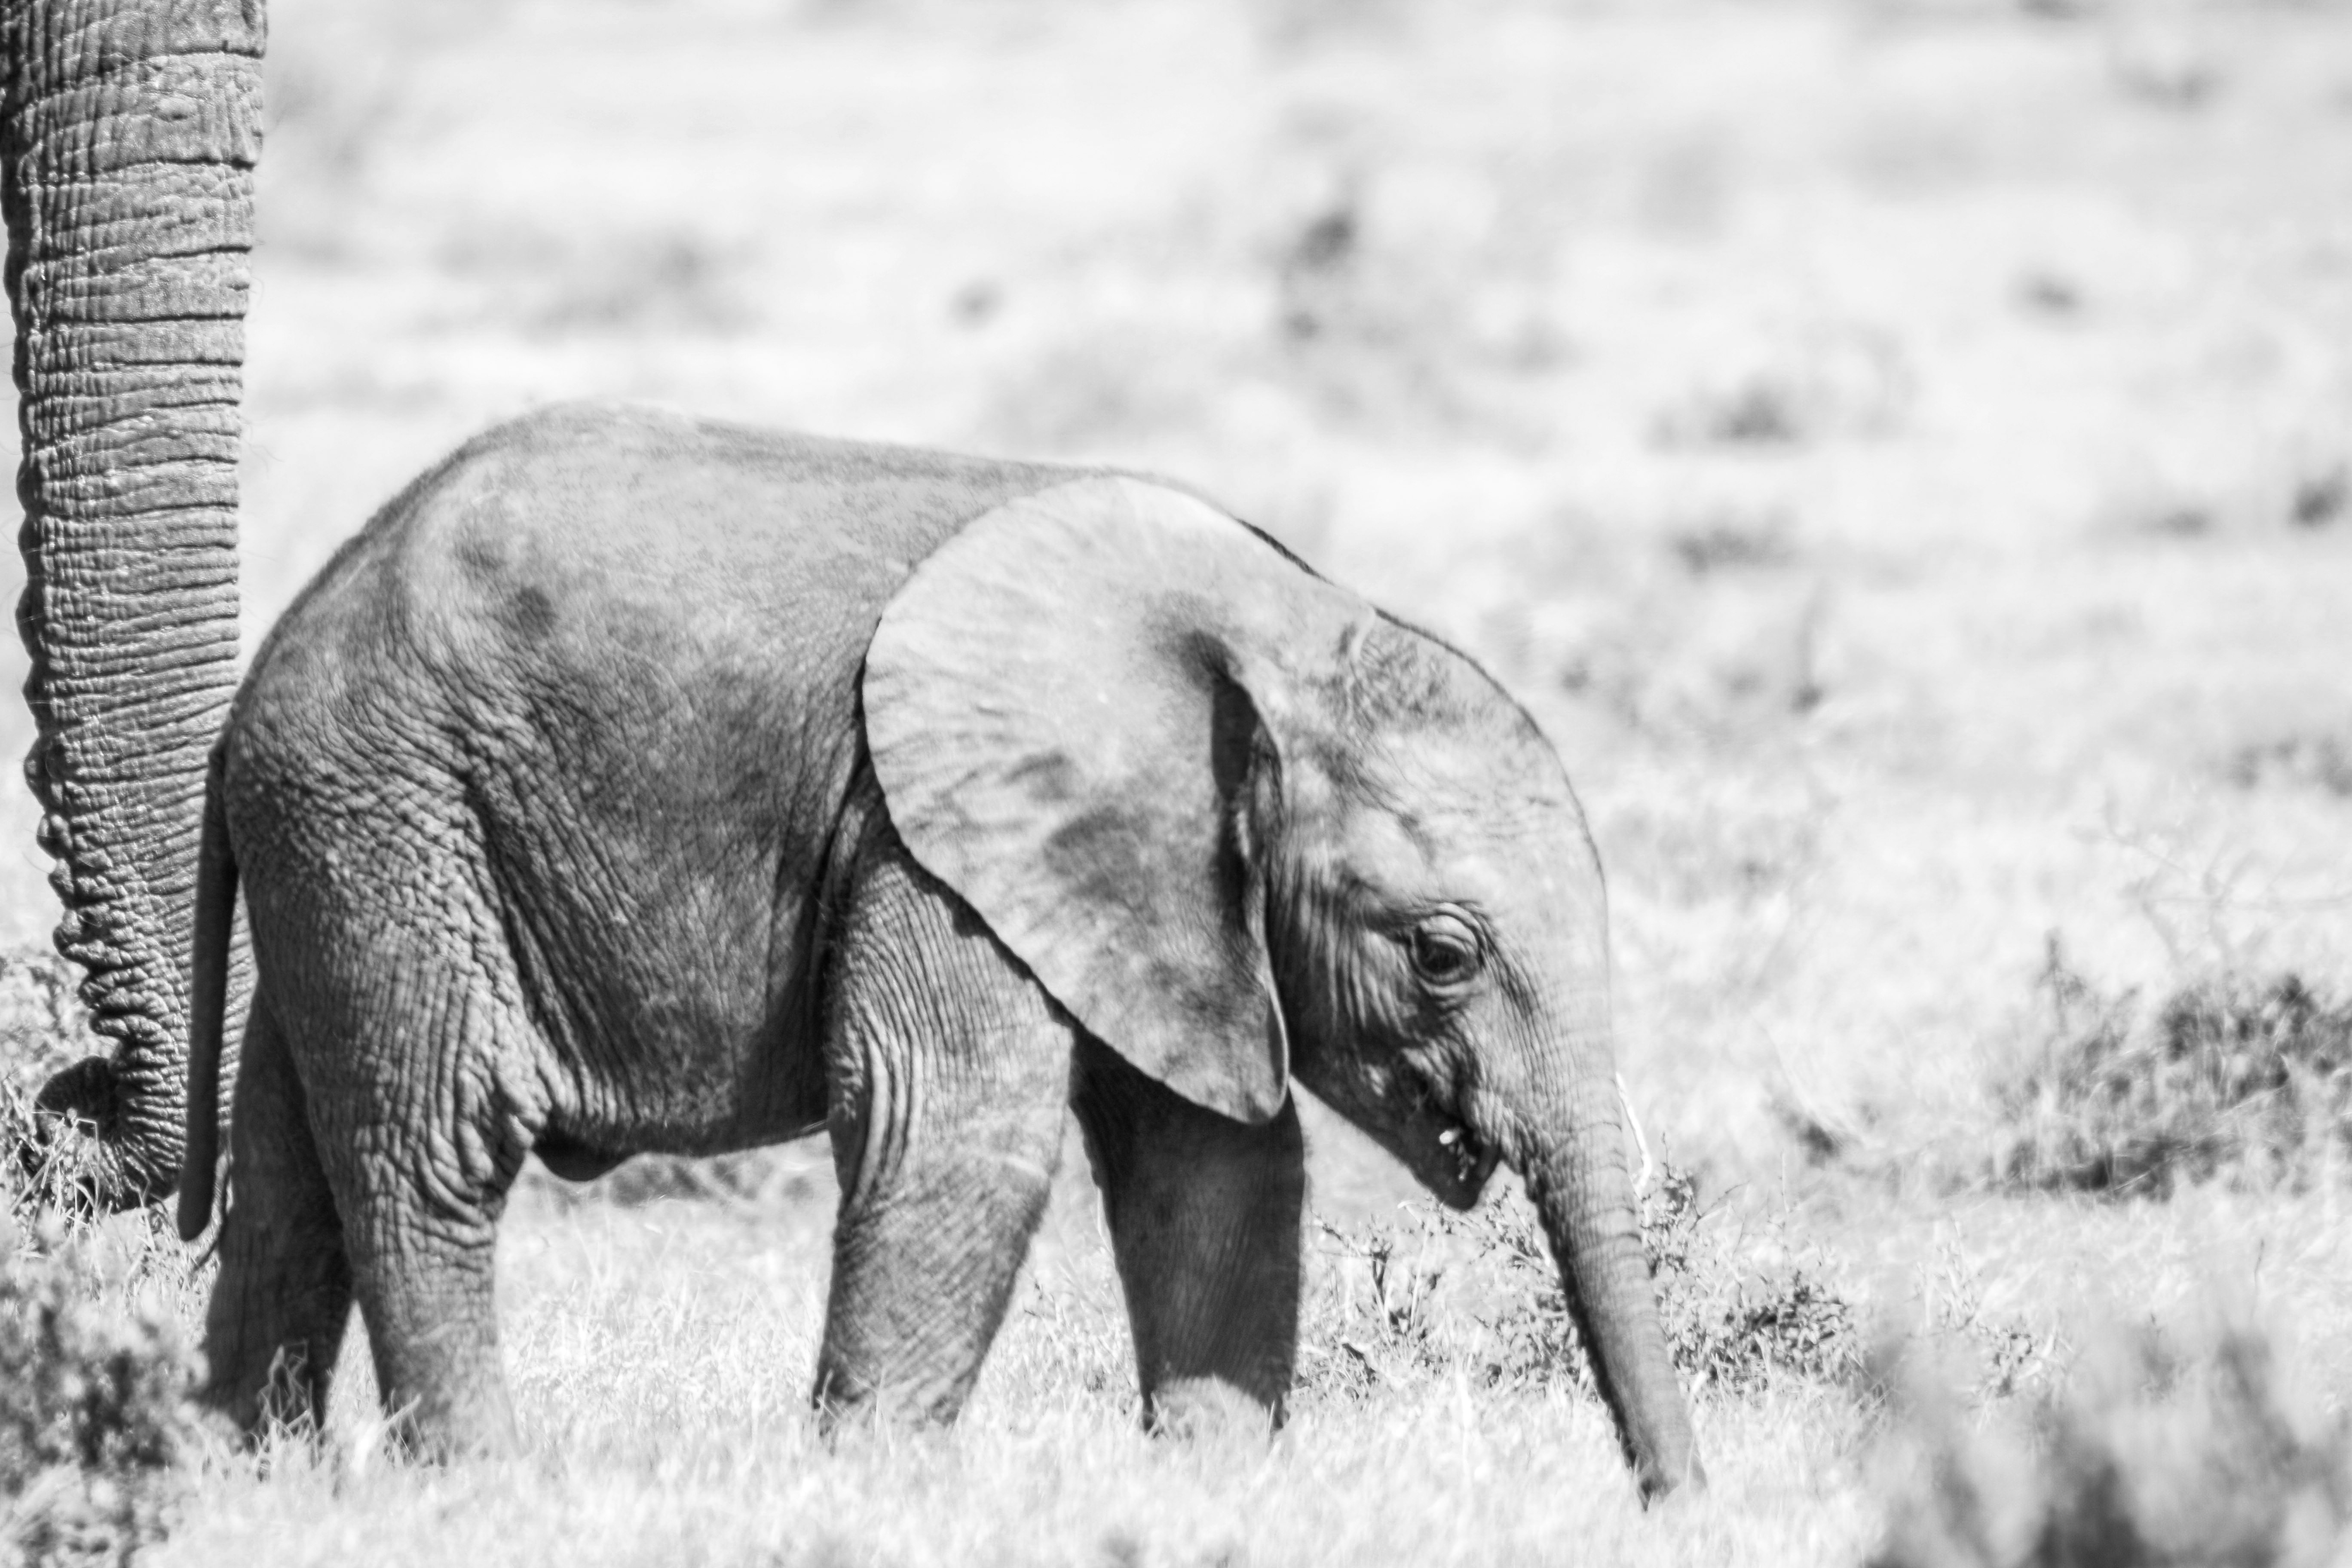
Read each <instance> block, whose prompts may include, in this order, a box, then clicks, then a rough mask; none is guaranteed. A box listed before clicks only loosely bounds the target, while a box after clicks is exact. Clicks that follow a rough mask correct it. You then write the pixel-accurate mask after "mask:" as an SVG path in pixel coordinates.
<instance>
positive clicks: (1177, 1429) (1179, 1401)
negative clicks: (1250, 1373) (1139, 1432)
mask: <svg viewBox="0 0 2352 1568" xmlns="http://www.w3.org/2000/svg"><path fill="white" fill-rule="evenodd" d="M1144 1425H1145V1426H1146V1427H1148V1428H1149V1429H1150V1432H1151V1435H1152V1436H1155V1437H1173V1438H1176V1439H1178V1440H1179V1441H1181V1442H1187V1443H1234V1442H1253V1441H1254V1442H1258V1443H1264V1442H1265V1441H1267V1440H1268V1439H1270V1438H1272V1437H1273V1436H1274V1426H1275V1414H1274V1412H1273V1411H1272V1410H1271V1409H1269V1408H1268V1407H1267V1406H1265V1405H1262V1404H1260V1403H1259V1402H1258V1401H1257V1400H1256V1399H1255V1398H1253V1397H1252V1396H1251V1395H1249V1394H1245V1393H1244V1392H1243V1391H1242V1390H1241V1389H1239V1388H1236V1387H1234V1385H1233V1384H1230V1383H1227V1382H1226V1381H1225V1380H1224V1379H1223V1378H1222V1377H1183V1378H1177V1379H1174V1380H1172V1381H1171V1382H1168V1383H1164V1384H1160V1386H1159V1387H1158V1388H1156V1389H1154V1390H1153V1391H1152V1394H1151V1397H1150V1399H1148V1400H1146V1401H1145V1402H1144Z"/></svg>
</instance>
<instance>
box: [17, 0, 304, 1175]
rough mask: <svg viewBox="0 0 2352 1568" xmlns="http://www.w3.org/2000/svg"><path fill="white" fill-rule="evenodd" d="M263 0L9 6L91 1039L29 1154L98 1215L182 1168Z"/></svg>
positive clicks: (46, 713)
mask: <svg viewBox="0 0 2352 1568" xmlns="http://www.w3.org/2000/svg"><path fill="white" fill-rule="evenodd" d="M261 40H262V16H261V6H260V4H259V0H173V3H172V4H170V5H152V4H132V3H131V0H5V4H0V71H5V125H0V207H5V216H6V221H7V228H8V268H7V280H8V298H9V302H10V305H11V307H12V309H13V310H14V313H15V317H16V361H15V366H16V387H17V392H18V398H19V401H18V405H17V420H18V426H19V430H20V433H21V435H22V437H23V458H22V465H21V467H20V468H19V469H18V473H17V494H18V497H19V498H20V500H22V501H23V504H24V508H25V527H24V532H23V536H22V538H23V543H24V548H25V558H26V588H25V595H24V597H23V599H22V601H21V602H20V604H19V605H18V609H17V622H18V626H19V628H20V630H21V632H22V634H23V636H24V638H25V643H26V648H27V649H28V650H29V652H30V653H31V656H32V663H31V674H30V676H29V678H28V679H27V681H26V697H27V698H28V699H29V700H30V701H31V704H32V708H33V712H34V716H35V719H36V721H37V726H38V738H37V740H36V742H35V743H34V746H33V750H32V753H31V755H29V756H28V757H27V758H26V764H25V765H26V774H27V776H28V778H29V779H30V781H31V784H32V786H33V791H34V794H35V795H37V797H38V799H39V801H40V803H41V806H42V810H43V814H44V815H43V819H42V825H41V839H42V844H43V847H45V848H46V849H47V850H48V852H49V853H50V854H52V855H54V856H56V857H57V858H58V868H57V870H56V872H55V873H54V875H53V877H52V880H53V881H54V883H55V884H56V886H57V888H58V893H59V895H60V897H61V898H62V899H63V900H64V903H65V906H66V914H65V919H64V922H63V923H62V924H61V925H60V926H59V927H58V935H57V940H58V947H59V949H60V950H61V951H62V952H65V953H66V954H67V955H68V957H70V958H72V959H74V960H75V961H77V962H78V963H80V964H81V965H82V966H83V967H84V968H85V969H86V971H87V972H88V978H87V980H86V981H85V983H84V984H83V988H82V995H83V998H84V1000H85V1001H87V1002H88V1003H89V1005H90V1008H91V1011H92V1016H93V1021H94V1023H95V1026H96V1027H97V1030H98V1032H99V1034H100V1036H101V1037H103V1038H104V1039H105V1040H106V1041H107V1042H108V1053H107V1054H106V1055H104V1056H98V1057H92V1058H89V1059H88V1060H86V1061H84V1062H82V1063H81V1064H79V1066H78V1067H76V1068H71V1069H69V1070H68V1071H67V1072H66V1073H64V1074H62V1075H60V1076H58V1078H56V1079H52V1080H51V1081H50V1082H49V1083H48V1084H47V1087H46V1088H45V1089H43V1090H42V1092H41V1095H40V1098H39V1104H40V1107H41V1109H42V1110H45V1111H47V1112H48V1113H50V1114H49V1115H48V1116H47V1117H45V1118H44V1119H43V1121H44V1123H45V1125H44V1129H43V1131H44V1135H45V1136H44V1141H43V1143H42V1144H41V1146H38V1147H35V1148H31V1149H26V1150H18V1151H13V1153H15V1154H16V1156H17V1157H19V1158H25V1159H32V1160H54V1159H58V1158H60V1157H62V1158H64V1159H66V1160H67V1161H68V1162H69V1166H70V1168H71V1169H72V1170H73V1171H74V1172H75V1173H76V1174H77V1176H78V1179H79V1182H80V1184H81V1185H82V1186H83V1188H84V1190H85V1191H86V1193H87V1194H88V1195H89V1197H91V1198H92V1199H93V1200H95V1201H96V1202H98V1203H99V1204H100V1205H105V1206H110V1207H121V1206H127V1205H133V1204H136V1203H139V1202H142V1201H143V1200H145V1199H146V1198H149V1197H151V1196H156V1195H160V1194H164V1193H168V1192H169V1191H171V1189H172V1186H173V1184H174V1183H175V1182H176V1181H177V1180H178V1178H179V1167H180V1140H181V1132H182V1127H183V1124H184V1116H183V1108H182V1102H181V1086H182V1083H183V1081H184V1067H185V1061H186V1017H187V985H188V970H187V954H188V942H189V932H190V914H189V911H190V907H191V905H190V900H189V893H190V890H191V889H192V888H193V887H194V880H195V861H196V832H197V819H198V813H199V805H200V800H201V796H202V793H203V787H204V764H205V750H206V748H207V747H208V746H210V744H211V743H212V739H213V736H214V734H215V732H216V731H218V729H219V726H220V721H221V719H222V717H223V715H224V714H225V713H226V710H227V705H228V700H229V697H230V694H231V692H232V691H233V690H234V689H235V684H236V669H235V664H236V617H237V604H236V455H237V424H238V420H237V397H238V388H239V374H238V367H239V363H240V362H241V360H242V358H243V350H244V330H243V325H242V321H243V315H244V310H245V299H246V279H247V266H246V261H247V251H248V249H249V248H250V247H251V244H252V213H253V199H252V179H253V164H254V160H255V157H256V155H257V153H258V151H259V144H260V76H261V60H260V56H261ZM7 1153H9V1152H6V1151H0V1157H5V1155H6V1154H7Z"/></svg>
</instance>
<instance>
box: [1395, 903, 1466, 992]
mask: <svg viewBox="0 0 2352 1568" xmlns="http://www.w3.org/2000/svg"><path fill="white" fill-rule="evenodd" d="M1478 963H1479V952H1478V933H1477V932H1476V931H1473V930H1471V929H1470V926H1469V924H1468V922H1466V921H1463V920H1461V919H1459V918H1458V917H1456V916H1454V915H1432V916H1430V917H1429V918H1428V919H1427V920H1424V921H1422V922H1421V923H1420V924H1419V925H1416V926H1414V927H1413V928H1412V968H1413V973H1416V974H1418V975H1420V976H1421V978H1422V979H1423V980H1424V981H1426V982H1428V983H1429V984H1432V985H1459V984H1462V983H1463V982H1464V981H1465V980H1468V979H1469V978H1470V977H1471V976H1472V975H1474V974H1475V973H1478Z"/></svg>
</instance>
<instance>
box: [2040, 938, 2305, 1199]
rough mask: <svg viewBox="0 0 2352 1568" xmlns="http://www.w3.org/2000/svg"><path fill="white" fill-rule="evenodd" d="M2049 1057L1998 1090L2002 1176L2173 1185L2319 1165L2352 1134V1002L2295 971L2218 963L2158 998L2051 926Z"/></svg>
mask: <svg viewBox="0 0 2352 1568" xmlns="http://www.w3.org/2000/svg"><path fill="white" fill-rule="evenodd" d="M2035 991H2036V994H2037V999H2038V1001H2039V1003H2040V1004H2041V1006H2042V1013H2043V1016H2044V1018H2045V1020H2046V1029H2047V1033H2046V1035H2045V1037H2044V1039H2043V1042H2042V1051H2041V1053H2040V1057H2039V1059H2038V1060H2037V1061H2035V1062H2034V1063H2033V1064H2032V1066H2031V1067H2030V1068H2029V1069H2028V1070H2027V1071H2026V1072H2025V1073H2024V1075H2023V1076H2022V1077H2021V1078H2020V1079H2017V1081H2016V1082H2014V1083H2013V1084H2010V1085H2006V1086H2003V1087H2001V1088H2000V1089H1999V1091H1998V1094H1997V1100H1998V1103H1999V1107H2000V1112H2001V1115H2002V1117H2003V1119H2004V1130H2003V1133H2002V1138H2001V1142H2000V1146H1999V1147H1998V1149H1997V1152H1996V1154H1995V1158H1994V1175H1995V1178H1996V1180H1997V1181H1998V1182H2000V1184H2006V1185H2011V1186H2018V1187H2024V1188H2030V1189H2073V1190H2079V1191H2088V1192H2099V1193H2111V1194H2117V1195H2132V1196H2153V1197H2163V1196H2166V1195H2168V1194H2169V1193H2170V1192H2171V1191H2172V1189H2173V1188H2174V1187H2175V1186H2176V1185H2179V1184H2185V1183H2194V1182H2202V1181H2209V1180H2213V1179H2216V1178H2223V1179H2227V1180H2230V1181H2232V1182H2235V1183H2238V1184H2244V1185H2248V1186H2253V1187H2264V1186H2273V1185H2291V1186H2299V1185H2305V1184H2309V1183H2311V1182H2313V1181H2315V1180H2318V1179H2321V1177H2322V1176H2323V1174H2324V1173H2326V1171H2327V1170H2329V1169H2330V1168H2331V1167H2333V1166H2336V1165H2338V1164H2340V1163H2341V1158H2342V1156H2343V1154H2344V1153H2345V1152H2347V1149H2352V1005H2347V1004H2331V1003H2330V1002H2328V1001H2327V1000H2326V999H2324V998H2322V997H2320V996H2318V995H2316V994H2314V993H2313V992H2312V990H2311V989H2310V988H2309V987H2308V986H2307V985H2306V984H2305V983H2304V981H2303V980H2302V979H2301V978H2300V977H2298V976H2296V975H2294V974H2292V973H2284V974H2277V975H2273V976H2270V977H2267V978H2263V979H2256V978H2253V977H2251V976H2248V975H2244V974H2241V973H2222V974H2218V975H2213V976H2210V977H2208V978H2205V979H2201V980H2197V981H2192V982H2190V983H2189V984H2183V985H2181V986H2180V987H2179V988H2178V989H2176V990H2175V991H2173V992H2172V993H2171V994H2169V995H2168V996H2166V997H2165V998H2164V999H2163V1000H2162V1001H2161V1002H2160V1003H2159V1004H2158V1005H2155V1006H2154V1007H2152V1008H2143V1007H2142V1006H2141V1005H2140V1004H2139V997H2138V995H2137V993H2135V992H2130V991H2126V992H2123V993H2120V994H2105V993H2102V992H2101V991H2099V990H2098V989H2097V988H2096V987H2095V986H2094V985H2093V984H2091V983H2090V982H2089V981H2087V980H2085V979H2084V977H2083V976H2082V975H2081V974H2079V973H2076V972H2075V971H2074V969H2073V968H2071V967H2070V966H2069V965H2068V964H2067V963H2066V961H2065V958H2064V956H2063V952H2061V951H2060V948H2059V945H2058V942H2057V940H2056V938H2054V937H2053V938H2052V939H2051V942H2050V946H2049V951H2048V956H2047V957H2046V959H2045V960H2044V963H2043V964H2042V973H2041V974H2040V976H2039V977H2038V978H2037V980H2036V982H2035Z"/></svg>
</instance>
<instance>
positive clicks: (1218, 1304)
mask: <svg viewBox="0 0 2352 1568" xmlns="http://www.w3.org/2000/svg"><path fill="white" fill-rule="evenodd" d="M1076 1106H1077V1112H1078V1122H1079V1125H1080V1126H1081V1127H1082V1128H1084V1129H1085V1131H1086V1135H1087V1150H1088V1152H1090V1153H1091V1154H1092V1155H1093V1157H1094V1162H1095V1177H1096V1180H1097V1182H1098V1183H1100V1184H1101V1186H1102V1192H1103V1208H1104V1212H1105V1214H1106V1215H1107V1217H1108V1221H1109V1226H1110V1236H1111V1247H1112V1251H1113V1253H1114V1254H1115V1255H1116V1258H1117V1259H1118V1275H1119V1281H1120V1283H1121V1284H1122V1285H1123V1286H1124V1287H1125V1289H1126V1292H1127V1308H1128V1316H1129V1320H1130V1321H1131V1322H1132V1324H1133V1328H1134V1332H1135V1360H1136V1373H1137V1377H1138V1380H1139V1383H1140V1384H1141V1386H1142V1393H1143V1413H1144V1420H1145V1422H1146V1423H1147V1424H1148V1425H1150V1426H1152V1427H1153V1428H1154V1429H1157V1430H1169V1431H1174V1432H1180V1433H1192V1432H1198V1431H1202V1430H1205V1429H1214V1428H1223V1427H1227V1426H1232V1425H1234V1423H1236V1422H1238V1423H1240V1424H1243V1425H1245V1426H1255V1427H1258V1428H1260V1429H1263V1428H1264V1427H1265V1426H1267V1425H1268V1424H1274V1425H1279V1424H1280V1422H1281V1420H1282V1416H1283V1405H1284V1401H1285V1399H1286V1397H1287V1395H1288V1394H1289V1392H1290V1381H1291V1374H1292V1372H1293V1369H1294V1367H1295V1365H1296V1363H1297V1352H1298V1292H1299V1279H1300V1276H1299V1243H1300V1232H1299V1226H1300V1223H1301V1216H1302V1214H1303V1212H1304V1209H1305V1205H1306V1197H1307V1166H1306V1145H1305V1140H1304V1139H1303V1137H1302V1136H1301V1134H1300V1132H1299V1128H1298V1110H1297V1106H1296V1105H1295V1104H1294V1103H1292V1102H1290V1101H1288V1100H1286V1101H1284V1103H1283V1107H1282V1110H1281V1112H1280V1113H1279V1114H1278V1115H1276V1117H1275V1119H1274V1120H1273V1121H1269V1122H1267V1123H1266V1124H1265V1126H1263V1127H1252V1126H1249V1125H1247V1124H1246V1123H1244V1122H1240V1121H1234V1120H1232V1119H1231V1118H1229V1117H1224V1116H1220V1115H1218V1114H1217V1113H1216V1112H1215V1111H1212V1110H1202V1108H1201V1107H1199V1106H1197V1105H1194V1104H1193V1103H1192V1101H1190V1100H1185V1099H1184V1098H1182V1097H1181V1096H1180V1095H1178V1094H1177V1093H1175V1091H1173V1090H1172V1089H1168V1088H1166V1087H1164V1086H1163V1085H1161V1084H1160V1083H1159V1082H1158V1081H1156V1080H1155V1079H1150V1078H1148V1077H1146V1076H1145V1075H1144V1074H1142V1073H1140V1072H1139V1071H1137V1070H1136V1069H1135V1068H1133V1067H1130V1066H1129V1065H1128V1063H1127V1062H1126V1061H1125V1060H1124V1059H1122V1058H1120V1057H1119V1056H1118V1054H1117V1053H1115V1052H1113V1051H1111V1050H1110V1049H1108V1047H1105V1046H1103V1045H1102V1044H1101V1043H1099V1042H1098V1041H1096V1040H1093V1039H1087V1040H1086V1041H1085V1042H1084V1043H1083V1044H1081V1045H1080V1047H1079V1048H1078V1093H1077V1097H1076Z"/></svg>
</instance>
